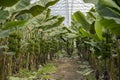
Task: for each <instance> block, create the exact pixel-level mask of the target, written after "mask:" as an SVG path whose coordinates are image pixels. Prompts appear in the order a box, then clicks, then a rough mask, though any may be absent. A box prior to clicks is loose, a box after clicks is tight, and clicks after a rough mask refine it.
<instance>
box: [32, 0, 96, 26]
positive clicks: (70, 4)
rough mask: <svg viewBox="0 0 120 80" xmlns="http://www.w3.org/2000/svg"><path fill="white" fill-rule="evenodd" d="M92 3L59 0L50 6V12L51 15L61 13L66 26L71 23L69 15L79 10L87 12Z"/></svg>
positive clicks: (33, 0) (79, 0)
mask: <svg viewBox="0 0 120 80" xmlns="http://www.w3.org/2000/svg"><path fill="white" fill-rule="evenodd" d="M36 1H39V0H32V1H31V2H32V3H33V2H36ZM93 6H94V5H93V4H89V3H84V2H83V1H82V0H59V2H58V3H57V4H55V5H54V6H52V7H50V8H51V10H52V11H51V13H52V14H53V15H62V16H64V17H65V21H64V24H65V25H66V26H70V25H71V15H72V14H73V13H74V12H76V11H78V10H80V11H81V12H83V13H86V12H88V11H89V10H90V9H91V7H93Z"/></svg>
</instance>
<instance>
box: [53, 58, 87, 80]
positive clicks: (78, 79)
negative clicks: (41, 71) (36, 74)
mask: <svg viewBox="0 0 120 80" xmlns="http://www.w3.org/2000/svg"><path fill="white" fill-rule="evenodd" d="M56 66H57V72H56V73H54V74H53V75H52V78H53V79H51V80H86V79H85V78H84V77H83V76H82V75H81V74H79V73H77V70H78V68H79V66H80V64H78V63H77V60H75V59H70V58H62V59H60V60H57V61H56Z"/></svg>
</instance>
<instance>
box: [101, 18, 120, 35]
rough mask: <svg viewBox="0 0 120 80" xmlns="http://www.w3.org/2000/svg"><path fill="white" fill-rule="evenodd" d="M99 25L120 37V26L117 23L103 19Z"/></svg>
mask: <svg viewBox="0 0 120 80" xmlns="http://www.w3.org/2000/svg"><path fill="white" fill-rule="evenodd" d="M99 24H100V25H101V26H103V27H104V28H105V29H110V30H111V31H112V32H113V33H114V34H116V35H118V36H120V24H118V23H116V22H115V21H114V20H112V19H111V20H110V19H101V20H100V21H99Z"/></svg>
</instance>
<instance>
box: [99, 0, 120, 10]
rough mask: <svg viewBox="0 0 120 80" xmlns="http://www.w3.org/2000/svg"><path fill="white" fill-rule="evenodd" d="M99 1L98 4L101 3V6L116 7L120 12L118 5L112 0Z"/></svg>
mask: <svg viewBox="0 0 120 80" xmlns="http://www.w3.org/2000/svg"><path fill="white" fill-rule="evenodd" d="M99 1H100V4H102V5H103V6H106V7H109V8H113V9H117V10H118V11H119V12H120V7H119V6H118V5H117V4H116V3H115V2H114V1H113V0H99Z"/></svg>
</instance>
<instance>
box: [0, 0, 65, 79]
mask: <svg viewBox="0 0 120 80" xmlns="http://www.w3.org/2000/svg"><path fill="white" fill-rule="evenodd" d="M58 1H59V0H46V1H44V0H40V1H38V2H36V3H33V4H31V3H30V0H15V1H12V0H4V1H2V0H0V23H1V25H0V52H2V54H3V53H6V52H7V54H8V51H12V52H15V53H16V52H19V50H20V49H21V48H18V49H19V50H17V51H16V50H12V47H11V46H10V45H11V44H12V43H11V40H10V39H13V38H12V37H11V36H9V35H12V33H13V32H15V31H16V28H17V29H18V31H19V30H25V28H27V27H29V29H34V28H36V29H43V30H47V29H50V28H51V27H57V26H59V25H60V24H61V23H62V21H63V20H64V18H63V17H60V16H53V17H50V9H48V8H49V6H52V5H54V4H55V3H56V2H58ZM24 15H29V17H28V18H27V19H25V18H24V17H23V16H24ZM34 24H35V25H34ZM30 31H31V30H30ZM23 33H25V32H23ZM17 35H18V34H17ZM28 35H29V34H28ZM13 36H15V35H13ZM9 37H10V38H9ZM17 37H18V36H17ZM25 37H26V36H25V35H24V36H23V38H25ZM7 38H9V39H7ZM23 38H21V39H23ZM8 40H9V43H8ZM17 44H18V45H19V43H17ZM12 45H14V46H16V47H17V45H15V44H12ZM6 46H7V47H6ZM19 47H20V46H19ZM21 47H24V46H21ZM21 50H22V49H21ZM24 50H25V49H24ZM25 52H26V51H25ZM9 54H10V55H11V54H12V53H11V52H10V53H9ZM21 56H22V55H21ZM0 57H1V61H2V63H0V68H1V70H0V79H1V80H5V78H6V76H5V75H7V74H5V73H7V72H6V68H5V63H7V61H6V59H7V58H10V57H8V56H7V55H6V54H3V56H0ZM22 57H25V56H24V55H23V56H22ZM22 57H20V59H18V62H19V61H20V60H21V58H22ZM13 58H15V57H13ZM13 58H12V57H11V58H10V60H11V61H12V59H13ZM13 60H14V59H13ZM28 62H29V60H28ZM13 63H14V62H13ZM9 64H10V63H9V62H8V63H7V65H9ZM16 66H17V65H16ZM11 69H12V68H11ZM8 71H9V70H8ZM10 71H11V70H10Z"/></svg>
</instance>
